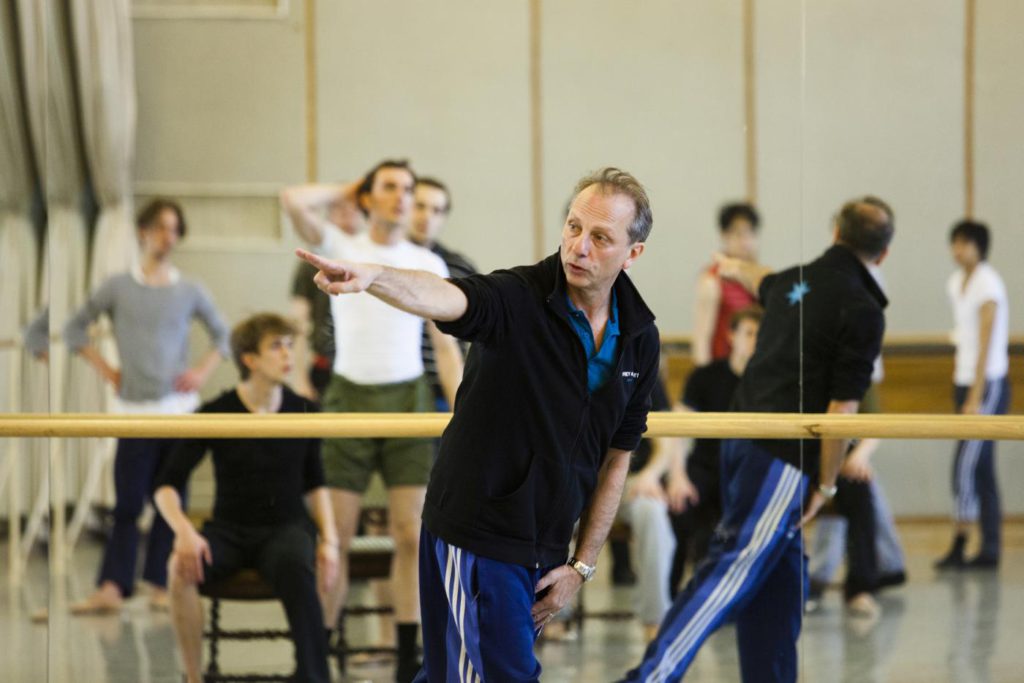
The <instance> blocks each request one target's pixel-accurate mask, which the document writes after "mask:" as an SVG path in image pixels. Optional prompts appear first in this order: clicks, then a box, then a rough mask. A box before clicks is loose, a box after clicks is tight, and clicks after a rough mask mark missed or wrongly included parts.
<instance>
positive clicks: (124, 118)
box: [70, 0, 138, 540]
mask: <svg viewBox="0 0 1024 683" xmlns="http://www.w3.org/2000/svg"><path fill="white" fill-rule="evenodd" d="M70 19H71V31H72V35H73V38H74V40H73V45H74V50H75V64H76V66H77V69H78V97H79V104H80V111H81V122H82V141H83V143H84V145H85V150H86V162H87V164H88V167H89V171H90V173H91V177H92V183H93V189H94V190H95V192H96V197H97V199H98V200H99V204H100V215H99V217H98V219H97V222H96V225H95V227H94V230H93V240H92V250H91V256H92V258H91V261H90V275H89V282H90V289H95V288H96V287H97V286H99V285H100V283H102V282H103V281H104V280H106V279H107V278H108V277H110V276H111V275H113V274H115V273H121V272H124V271H125V270H126V269H127V268H128V267H129V266H130V265H131V264H132V263H133V262H134V261H135V259H136V258H137V256H138V246H137V242H136V237H135V221H134V216H133V214H134V210H133V207H132V204H133V202H132V199H133V192H132V180H133V178H134V164H135V116H136V97H135V56H134V45H133V42H132V40H133V39H132V19H131V2H130V0H90V2H72V3H71V17H70ZM101 339H102V340H103V341H102V342H101V344H100V349H101V350H102V352H103V353H104V355H105V356H107V358H108V360H110V361H111V363H113V364H116V362H117V361H116V358H117V349H116V347H115V345H114V343H113V340H112V339H111V337H110V335H109V321H104V323H103V328H102V330H101ZM88 399H90V400H92V401H94V402H95V403H96V405H95V407H94V408H92V409H93V410H99V411H107V410H111V409H116V407H115V406H116V397H115V395H114V393H113V391H112V390H111V389H110V388H109V386H107V385H102V386H97V388H96V390H95V391H94V392H91V393H90V394H89V396H88ZM91 445H92V446H93V448H95V449H96V450H95V452H94V455H93V456H92V458H93V459H92V461H91V465H90V468H89V472H88V474H87V476H86V479H85V489H84V492H85V494H86V495H87V497H89V498H96V497H99V498H101V499H103V500H106V501H108V502H112V499H113V496H112V487H111V486H110V477H109V475H107V476H102V477H101V476H100V471H99V469H98V464H99V463H100V462H102V461H104V460H106V461H109V460H110V456H112V454H113V449H114V441H113V440H112V439H104V440H100V439H94V440H92V442H91ZM84 513H85V509H84V508H79V509H78V510H76V516H75V519H74V520H72V524H71V531H70V536H71V539H72V540H73V539H74V538H75V535H76V534H77V532H78V530H79V529H80V528H81V524H82V522H83V521H84Z"/></svg>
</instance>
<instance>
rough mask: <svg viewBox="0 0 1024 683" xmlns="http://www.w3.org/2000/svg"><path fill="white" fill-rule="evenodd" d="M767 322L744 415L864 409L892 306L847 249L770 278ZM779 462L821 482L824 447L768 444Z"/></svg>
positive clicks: (749, 375) (741, 391)
mask: <svg viewBox="0 0 1024 683" xmlns="http://www.w3.org/2000/svg"><path fill="white" fill-rule="evenodd" d="M758 298H759V299H760V300H761V305H762V306H764V309H765V312H764V319H763V320H762V321H761V329H760V330H759V331H758V333H757V348H756V349H755V350H754V355H753V356H752V357H751V359H750V362H749V363H747V369H746V370H745V371H744V373H743V377H742V379H740V383H739V388H738V389H737V391H736V398H735V400H734V407H735V409H736V410H739V411H741V412H754V413H763V412H781V413H824V412H825V411H826V410H828V405H829V402H830V401H860V400H861V399H862V398H863V397H864V392H865V391H867V388H868V387H869V386H870V385H871V372H872V370H873V369H874V363H875V359H876V358H878V354H879V353H880V352H881V348H882V334H883V333H884V331H885V315H884V312H883V311H884V309H885V307H886V305H887V304H888V300H887V299H886V298H885V295H884V294H883V293H882V290H881V289H880V288H879V286H878V283H877V282H876V281H875V279H874V278H873V277H872V276H871V273H869V272H868V269H867V268H866V267H865V266H864V264H863V263H861V261H860V259H858V258H857V256H856V255H855V254H854V253H853V252H852V251H850V249H848V248H847V247H844V246H841V245H835V246H833V247H831V248H830V249H829V250H828V251H826V252H825V253H824V254H823V255H822V256H821V257H819V258H818V259H816V260H814V261H812V262H811V263H808V264H806V265H804V266H796V267H793V268H790V269H788V270H784V271H782V272H780V273H776V274H774V275H769V276H768V277H766V278H764V280H763V282H762V283H761V288H760V292H759V296H758ZM761 443H762V444H763V445H764V447H765V448H766V449H767V450H768V451H769V452H770V453H772V454H773V455H774V456H775V457H777V458H780V459H781V460H784V461H785V462H787V463H789V464H791V465H793V466H794V467H799V468H801V469H802V470H803V471H804V472H805V473H807V474H808V475H811V476H816V475H815V473H816V472H817V470H818V456H819V454H820V452H821V442H820V441H819V440H817V439H811V440H807V441H805V442H804V443H803V447H802V448H801V444H800V441H794V440H790V439H774V440H764V441H762V442H761Z"/></svg>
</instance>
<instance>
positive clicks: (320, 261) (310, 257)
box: [295, 249, 330, 270]
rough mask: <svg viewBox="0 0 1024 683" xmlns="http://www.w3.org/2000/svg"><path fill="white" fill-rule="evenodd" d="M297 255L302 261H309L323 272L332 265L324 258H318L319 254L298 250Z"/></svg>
mask: <svg viewBox="0 0 1024 683" xmlns="http://www.w3.org/2000/svg"><path fill="white" fill-rule="evenodd" d="M295 255H296V256H298V257H299V258H300V259H303V260H305V261H308V262H309V263H310V264H311V265H314V266H316V267H317V268H318V269H320V270H323V269H324V266H326V265H329V264H330V261H328V260H327V259H325V258H324V257H323V256H318V255H317V254H314V253H313V252H311V251H306V250H305V249H296V250H295Z"/></svg>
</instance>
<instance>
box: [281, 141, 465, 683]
mask: <svg viewBox="0 0 1024 683" xmlns="http://www.w3.org/2000/svg"><path fill="white" fill-rule="evenodd" d="M415 184H416V175H415V174H414V173H413V171H412V169H411V168H410V167H409V165H408V163H406V162H405V161H398V160H386V161H383V162H381V163H379V164H377V165H376V166H375V167H374V168H373V169H371V170H370V172H369V173H367V174H366V175H365V176H364V178H363V180H361V181H360V182H359V183H357V184H356V185H354V186H351V187H350V188H348V189H343V192H344V193H352V194H353V196H354V197H355V199H356V202H357V203H358V206H359V207H360V210H361V211H362V212H363V215H364V216H365V217H366V221H367V229H366V231H365V232H363V233H360V234H358V235H354V236H353V235H349V234H346V233H344V232H342V231H341V230H340V229H339V228H338V227H337V226H335V225H333V224H332V223H330V222H329V221H327V220H325V219H324V218H323V217H322V216H321V215H320V214H319V212H318V211H316V210H315V209H316V208H317V205H316V202H315V200H316V198H317V193H316V186H313V187H308V186H307V187H305V188H302V187H300V188H288V189H286V190H285V191H284V192H283V193H282V199H283V200H284V205H285V209H286V210H287V211H288V214H289V215H290V216H291V218H292V221H293V222H294V223H295V225H296V228H297V230H298V231H299V232H300V233H301V234H303V235H304V236H305V237H306V239H307V241H309V242H310V243H311V244H313V245H314V248H315V249H316V250H317V251H318V252H319V253H321V254H323V255H324V256H327V257H329V258H337V259H344V260H352V261H367V262H373V263H383V264H387V265H388V266H390V267H393V268H408V269H412V270H415V271H417V272H420V271H422V272H429V273H432V274H434V275H435V276H436V277H438V278H441V277H447V276H448V269H447V268H446V267H445V264H444V262H443V261H442V260H441V259H440V258H439V257H438V256H436V255H435V254H432V253H430V252H429V251H428V250H426V249H424V248H422V247H419V246H417V245H415V244H413V243H412V242H410V241H409V240H408V239H407V232H408V227H409V220H410V215H411V213H412V203H413V188H414V186H415ZM330 303H331V313H332V318H333V322H334V337H335V357H334V368H333V374H332V377H331V381H330V384H329V385H328V387H327V390H326V392H324V395H323V408H324V410H325V411H328V412H376V413H382V412H399V413H405V412H432V411H433V410H434V408H435V406H434V401H433V398H432V397H431V394H430V387H429V386H428V384H427V380H426V377H425V376H424V367H423V355H422V349H421V340H422V335H423V330H424V328H426V330H427V331H428V334H429V336H430V339H431V342H432V344H433V348H434V351H435V354H436V358H437V369H438V376H439V378H440V382H441V385H442V386H443V387H444V393H445V396H446V397H447V399H448V400H449V401H450V402H453V401H454V399H455V390H456V388H457V387H458V385H459V382H460V381H461V379H462V353H461V351H460V350H459V346H458V343H457V342H456V341H455V339H453V338H452V337H450V336H449V335H447V334H442V333H441V332H440V331H439V330H438V328H437V326H436V325H435V324H434V323H433V322H431V321H429V320H426V321H424V320H423V318H424V317H426V316H423V315H422V314H421V313H417V312H416V311H410V312H407V311H402V310H398V309H396V308H394V307H391V306H388V305H387V304H386V303H385V302H382V301H380V300H378V299H376V298H374V297H372V296H370V295H369V294H362V295H357V296H348V297H333V298H332V299H331V302H330ZM433 452H434V448H433V444H432V443H431V441H430V439H402V438H396V439H326V440H325V441H324V472H325V476H326V479H327V486H328V487H329V488H330V489H331V503H332V506H333V507H334V514H335V520H336V524H337V527H338V535H339V538H340V542H341V571H340V574H341V577H340V580H339V581H338V584H337V586H336V588H335V589H334V591H332V592H331V594H330V596H329V597H328V599H327V601H326V603H325V607H324V611H325V618H326V619H327V624H328V625H334V624H335V623H336V619H337V617H338V614H339V612H340V610H341V608H342V607H343V605H344V604H345V599H346V596H347V592H348V549H349V547H350V545H351V542H352V538H353V537H354V536H355V533H356V527H357V524H358V522H359V515H360V509H361V507H362V497H363V494H364V493H365V492H366V490H367V488H368V486H369V483H370V478H371V476H372V475H373V473H374V471H379V472H380V474H381V478H382V479H383V480H384V485H385V486H386V487H387V489H388V527H389V528H388V532H389V535H390V536H391V537H392V538H393V539H394V541H395V559H394V562H393V563H392V567H391V582H392V593H393V595H394V606H395V614H394V617H395V636H396V638H395V640H396V643H397V645H398V674H397V680H398V681H399V683H408V681H410V680H411V679H412V677H413V676H414V675H415V674H416V671H418V670H419V667H420V663H419V659H418V656H417V636H418V633H419V620H420V612H419V592H418V586H419V583H418V581H417V570H416V568H417V565H418V559H417V553H418V550H419V538H420V516H421V514H422V512H423V500H424V496H425V494H426V485H427V479H428V478H429V474H430V466H431V463H432V461H433Z"/></svg>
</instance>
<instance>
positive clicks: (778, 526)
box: [625, 197, 893, 682]
mask: <svg viewBox="0 0 1024 683" xmlns="http://www.w3.org/2000/svg"><path fill="white" fill-rule="evenodd" d="M892 235H893V214H892V211H891V209H890V208H889V207H888V205H886V204H885V202H883V201H881V200H880V199H877V198H874V197H864V198H862V199H858V200H854V201H851V202H848V203H847V204H845V205H844V206H843V207H842V209H841V210H840V212H839V214H838V215H837V217H836V222H835V232H834V244H833V246H832V247H831V248H830V249H828V250H827V251H826V252H825V253H824V254H823V255H822V256H821V257H819V258H818V259H817V260H815V261H812V262H811V263H808V264H805V265H802V266H795V267H793V268H790V269H788V270H784V271H782V272H780V273H776V274H772V275H766V274H765V272H764V269H763V268H761V267H758V266H754V265H753V264H749V263H743V262H730V261H727V260H723V261H721V262H720V263H721V265H722V267H721V268H720V269H719V272H722V273H723V274H725V275H726V276H732V277H736V278H737V279H739V280H740V281H741V282H743V283H744V284H745V285H746V286H747V287H748V288H749V289H750V290H751V291H756V292H757V293H758V299H759V300H760V302H761V305H762V306H763V307H764V309H765V313H764V319H763V321H762V323H761V330H760V332H759V333H758V337H757V346H756V349H755V351H754V355H753V356H752V357H751V359H750V362H749V363H748V364H747V368H746V371H745V372H744V374H743V377H742V378H741V380H740V385H739V387H738V389H737V391H736V400H735V404H734V405H735V408H736V409H737V410H739V411H742V412H801V411H802V412H806V413H824V412H828V413H843V414H848V413H853V412H855V411H856V410H857V406H858V404H859V402H860V400H861V398H862V397H863V395H864V392H865V391H866V390H867V388H868V386H869V385H870V383H871V371H872V366H873V364H874V360H875V358H876V357H878V354H879V352H880V350H881V345H882V334H883V331H884V328H885V317H884V315H883V309H884V307H885V305H886V303H887V301H886V299H885V295H884V294H883V293H882V291H881V289H880V288H879V287H878V284H877V283H876V282H875V280H874V278H873V277H872V276H871V274H870V273H869V272H868V269H867V265H868V264H870V263H880V262H881V261H882V259H883V258H884V257H885V255H886V253H887V252H888V246H889V242H890V240H891V239H892ZM734 265H735V269H734V267H733V266H734ZM846 446H847V443H846V440H845V439H822V440H821V441H820V442H818V441H791V440H749V439H726V440H725V441H723V443H722V452H721V478H722V521H721V523H720V524H719V526H718V529H717V531H716V533H715V538H714V541H713V542H712V545H711V549H710V551H709V553H708V556H707V558H706V559H705V561H704V562H703V563H702V564H701V566H700V567H699V568H698V570H697V573H696V575H695V576H694V578H693V580H691V581H690V583H689V584H688V585H687V587H686V589H685V590H684V591H683V592H682V593H681V594H680V595H679V597H678V598H677V599H676V602H675V604H674V605H673V606H672V609H671V610H669V613H668V615H667V616H666V617H665V620H664V621H663V622H662V625H661V629H660V630H659V632H658V636H657V638H655V640H654V641H653V642H652V643H651V644H650V646H649V647H648V648H647V651H646V653H645V654H644V658H643V661H642V662H641V663H640V665H639V666H637V667H636V668H635V669H633V670H632V671H630V672H628V673H627V674H626V677H625V680H629V681H640V680H643V681H676V680H679V679H680V678H681V677H682V676H683V674H684V673H685V672H686V670H687V668H688V667H689V666H690V664H691V662H692V661H693V658H694V657H695V656H696V655H697V651H698V650H699V648H700V646H701V645H702V644H703V642H704V641H705V640H706V639H707V637H708V636H709V635H710V634H711V633H712V632H714V631H715V630H716V629H717V628H718V627H719V626H721V625H722V624H723V623H725V622H726V621H727V620H735V622H736V636H737V642H738V645H739V659H740V672H741V675H742V677H743V680H745V681H755V680H756V681H779V682H791V681H796V677H797V650H796V641H797V638H798V636H799V634H800V627H801V618H802V615H803V596H804V595H805V593H806V585H805V583H806V566H805V565H806V562H805V560H804V554H803V547H802V534H801V530H800V527H801V525H802V524H803V523H804V522H806V521H807V520H809V519H811V518H813V517H814V516H815V515H816V514H817V512H818V510H820V509H821V507H822V505H823V504H824V503H825V502H826V501H827V500H829V499H831V498H832V497H834V496H835V492H836V484H835V482H836V477H837V476H838V473H839V467H840V465H841V463H842V458H843V455H844V454H845V452H846ZM814 481H817V482H818V485H817V486H815V485H814V484H812V483H811V482H814ZM809 491H813V493H812V494H811V497H810V501H809V502H808V503H807V505H806V507H805V506H804V501H805V498H806V495H807V493H808V492H809Z"/></svg>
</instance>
